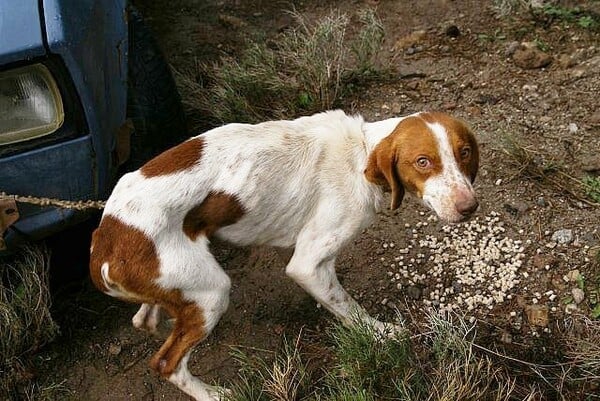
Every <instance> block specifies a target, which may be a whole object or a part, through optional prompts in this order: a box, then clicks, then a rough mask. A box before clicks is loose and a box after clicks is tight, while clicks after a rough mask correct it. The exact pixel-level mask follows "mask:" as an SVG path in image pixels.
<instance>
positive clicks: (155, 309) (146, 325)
mask: <svg viewBox="0 0 600 401" xmlns="http://www.w3.org/2000/svg"><path fill="white" fill-rule="evenodd" d="M131 323H132V324H133V327H135V328H136V329H140V330H145V331H148V332H150V333H152V334H156V333H157V327H158V324H159V323H160V306H158V305H149V304H143V305H142V306H141V307H140V309H139V310H138V311H137V313H136V314H135V315H134V316H133V318H131Z"/></svg>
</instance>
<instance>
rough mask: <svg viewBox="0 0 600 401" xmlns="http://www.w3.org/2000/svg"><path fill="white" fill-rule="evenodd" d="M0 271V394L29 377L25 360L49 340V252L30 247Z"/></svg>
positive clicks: (54, 329) (52, 325)
mask: <svg viewBox="0 0 600 401" xmlns="http://www.w3.org/2000/svg"><path fill="white" fill-rule="evenodd" d="M2 262H3V263H2V266H0V267H1V269H0V333H2V335H0V373H1V374H0V395H1V394H11V393H13V392H14V391H16V386H17V385H18V384H23V383H22V382H23V381H25V380H24V379H25V378H26V377H27V376H28V375H29V374H28V372H27V367H26V366H25V365H24V362H23V361H24V360H25V357H26V356H27V355H28V354H30V353H32V352H33V351H36V350H37V349H39V348H40V347H42V346H43V345H44V344H46V343H47V342H49V341H51V340H52V339H53V338H54V337H55V336H56V334H57V333H58V327H57V326H56V324H55V323H54V321H53V320H52V317H51V316H50V294H49V286H48V271H47V269H48V252H47V250H46V249H45V248H43V247H41V246H29V247H26V248H24V249H23V251H22V252H21V253H20V254H18V255H16V256H15V257H14V258H12V259H6V260H3V261H2Z"/></svg>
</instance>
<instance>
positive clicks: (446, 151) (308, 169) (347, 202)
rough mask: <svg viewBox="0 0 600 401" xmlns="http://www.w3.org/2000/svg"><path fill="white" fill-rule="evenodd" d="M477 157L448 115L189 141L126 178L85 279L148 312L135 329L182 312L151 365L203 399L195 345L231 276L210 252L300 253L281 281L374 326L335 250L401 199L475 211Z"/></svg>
mask: <svg viewBox="0 0 600 401" xmlns="http://www.w3.org/2000/svg"><path fill="white" fill-rule="evenodd" d="M478 164H479V152H478V147H477V142H476V140H475V138H474V136H473V134H472V133H471V131H470V130H469V128H468V127H467V126H466V125H465V124H464V123H463V122H461V121H459V120H457V119H454V118H452V117H450V116H448V115H446V114H443V113H428V112H425V113H417V114H413V115H410V116H407V117H402V118H391V119H387V120H383V121H379V122H374V123H369V122H365V121H364V120H363V119H362V118H361V117H360V116H348V115H346V114H345V113H344V112H342V111H339V110H337V111H329V112H324V113H319V114H315V115H313V116H309V117H301V118H298V119H296V120H291V121H269V122H265V123H262V124H257V125H249V124H228V125H224V126H222V127H219V128H215V129H213V130H210V131H208V132H206V133H204V134H202V135H199V136H196V137H194V138H191V139H189V140H188V141H186V142H184V143H182V144H180V145H179V146H176V147H174V148H172V149H170V150H168V151H166V152H164V153H163V154H161V155H159V156H158V157H156V158H155V159H153V160H151V161H150V162H148V163H147V164H146V165H144V166H143V167H142V168H141V169H139V170H137V171H134V172H132V173H129V174H127V175H125V176H123V177H122V178H121V180H120V181H119V182H118V184H117V185H116V187H115V189H114V191H113V193H112V195H111V196H110V198H109V200H108V202H107V204H106V208H105V210H104V214H103V217H102V220H101V222H100V226H99V227H98V229H97V230H96V231H95V232H94V235H93V239H92V247H91V262H90V271H91V277H92V280H93V281H94V283H95V285H96V286H97V287H98V288H99V289H100V290H102V291H103V292H105V293H106V294H108V295H111V296H114V297H117V298H120V299H123V300H126V301H132V302H137V303H142V304H143V305H142V307H141V308H140V310H139V311H138V312H137V314H136V315H135V316H134V317H133V324H134V325H135V326H136V327H138V328H146V329H148V330H150V331H154V330H155V329H156V325H157V324H158V321H159V310H160V308H163V309H165V310H166V311H167V312H168V313H169V315H171V316H172V317H173V318H175V323H174V327H173V330H172V332H171V334H170V336H169V337H168V338H167V340H166V341H165V343H164V344H163V345H162V347H161V348H160V350H159V351H158V352H157V353H156V354H155V355H154V357H153V358H152V360H151V363H150V365H151V366H152V368H153V369H155V370H156V371H158V373H160V374H161V375H162V376H163V377H165V378H166V379H168V380H169V381H171V382H173V383H174V384H175V385H177V386H178V387H179V388H180V389H181V390H183V391H185V392H186V393H188V394H189V395H191V396H192V397H194V398H195V399H196V400H217V399H219V397H220V395H219V394H220V390H219V389H218V388H216V387H213V386H210V385H208V384H205V383H204V382H202V381H201V380H200V379H198V378H197V377H194V376H192V375H191V374H190V372H189V370H188V367H187V364H188V359H189V356H190V353H191V351H192V349H193V347H194V346H195V345H196V344H198V343H199V342H200V341H202V340H203V339H205V338H206V336H208V334H209V333H210V332H211V330H212V329H213V328H214V327H215V325H216V324H217V322H218V321H219V319H220V318H221V316H222V315H223V313H224V312H225V310H226V309H227V306H228V303H229V291H230V288H231V282H230V279H229V277H228V276H227V273H226V272H225V271H223V269H222V268H221V266H219V264H218V263H217V261H216V260H215V258H214V257H213V255H212V254H211V252H210V251H209V240H210V238H211V237H213V236H215V237H218V238H221V239H224V240H226V241H229V242H231V243H233V244H238V245H251V244H258V245H262V244H266V245H273V246H278V247H287V248H294V253H293V256H292V258H291V260H290V261H289V263H288V265H287V267H286V273H287V275H288V276H289V277H291V278H292V279H293V280H295V281H296V282H297V283H298V284H299V285H300V286H301V287H302V288H304V289H305V290H306V291H307V292H308V293H310V294H311V295H312V296H313V297H314V298H315V299H316V300H317V301H318V302H319V303H320V304H321V305H323V306H324V307H325V308H327V310H329V311H330V312H331V313H332V314H333V315H335V316H336V317H337V318H339V319H340V320H342V321H343V322H345V323H347V324H351V322H352V321H353V320H352V319H353V317H354V316H358V317H359V318H360V319H363V320H365V321H368V322H369V323H371V324H373V325H374V326H375V327H376V328H377V329H379V330H386V325H385V324H384V323H382V322H380V321H377V320H375V319H373V318H371V317H370V316H369V314H368V313H367V312H366V311H365V310H364V309H363V308H361V307H360V306H359V305H358V304H357V302H356V301H355V300H354V299H353V298H352V297H351V296H350V295H349V294H348V293H347V292H346V291H345V290H344V288H342V286H341V285H340V283H339V282H338V280H337V277H336V273H335V266H334V265H335V260H336V256H337V255H338V253H339V252H340V250H341V249H342V248H343V247H344V245H346V244H348V242H349V241H351V240H352V238H353V237H355V236H356V235H357V234H358V233H360V232H361V230H363V229H364V228H366V227H367V226H368V225H369V224H370V223H371V222H372V221H373V218H374V216H375V214H376V212H377V211H378V210H380V208H381V205H382V202H383V199H384V196H383V194H384V192H386V191H389V192H391V208H392V209H396V208H398V207H399V206H400V204H401V202H402V199H403V196H404V193H405V191H407V192H409V193H412V194H414V195H415V196H417V197H418V198H420V199H421V200H422V201H423V202H424V203H425V204H426V205H427V206H429V207H430V208H431V209H432V210H434V211H435V212H436V213H437V215H438V216H439V217H440V218H441V219H443V220H446V221H449V222H459V221H462V220H464V219H466V218H468V217H469V216H470V215H471V214H472V213H473V212H474V211H475V210H476V209H477V207H478V202H477V200H476V197H475V194H474V191H473V187H472V182H473V180H474V179H475V175H476V174H477V169H478Z"/></svg>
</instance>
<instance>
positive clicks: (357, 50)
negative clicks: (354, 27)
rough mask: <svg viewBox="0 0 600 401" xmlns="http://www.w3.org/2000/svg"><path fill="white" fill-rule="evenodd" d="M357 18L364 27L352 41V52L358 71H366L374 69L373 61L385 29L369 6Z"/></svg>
mask: <svg viewBox="0 0 600 401" xmlns="http://www.w3.org/2000/svg"><path fill="white" fill-rule="evenodd" d="M359 19H360V22H361V24H362V25H363V27H364V28H363V29H362V30H361V31H360V32H359V33H358V39H357V40H356V41H354V42H353V43H352V52H353V53H354V55H355V57H356V68H357V69H358V72H359V73H367V72H370V71H374V70H375V65H374V62H375V60H376V56H377V53H378V52H379V49H380V47H381V42H382V41H383V37H384V34H385V31H384V29H383V23H382V22H381V20H380V19H379V18H378V17H377V15H376V14H375V11H373V10H372V9H370V8H369V9H366V10H364V11H362V12H361V13H360V14H359Z"/></svg>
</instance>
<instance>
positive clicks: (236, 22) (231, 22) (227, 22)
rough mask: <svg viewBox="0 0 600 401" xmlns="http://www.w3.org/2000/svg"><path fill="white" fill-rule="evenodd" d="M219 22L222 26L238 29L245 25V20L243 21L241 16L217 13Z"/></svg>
mask: <svg viewBox="0 0 600 401" xmlns="http://www.w3.org/2000/svg"><path fill="white" fill-rule="evenodd" d="M219 22H220V23H221V24H222V25H223V26H225V27H227V28H233V29H239V28H241V27H243V26H245V25H246V22H244V21H243V20H242V19H241V18H238V17H235V16H233V15H227V14H219Z"/></svg>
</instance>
